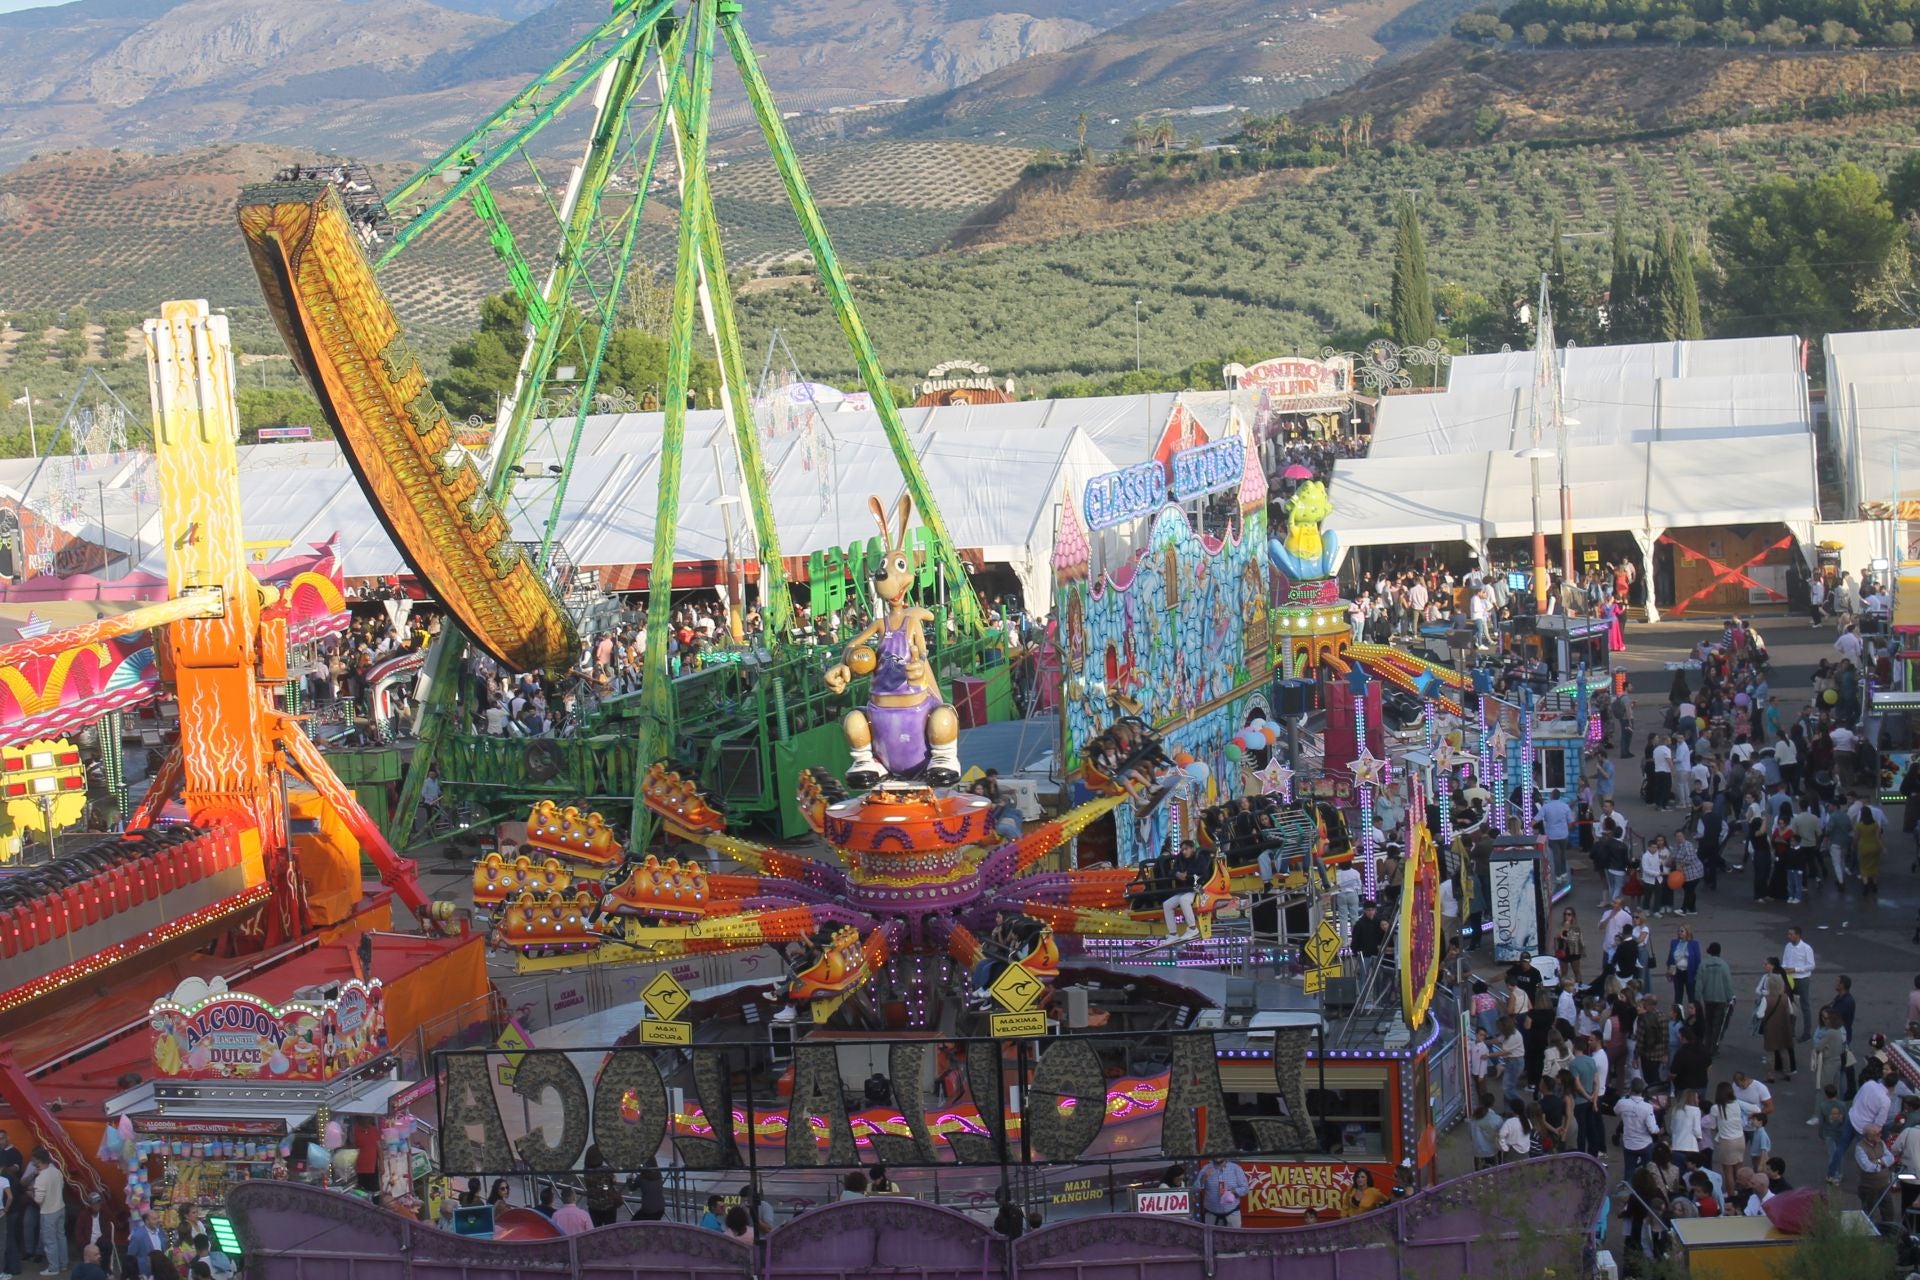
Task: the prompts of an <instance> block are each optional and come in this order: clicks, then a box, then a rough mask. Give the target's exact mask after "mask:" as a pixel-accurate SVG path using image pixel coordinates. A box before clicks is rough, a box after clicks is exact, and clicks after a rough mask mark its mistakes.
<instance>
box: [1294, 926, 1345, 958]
mask: <svg viewBox="0 0 1920 1280" xmlns="http://www.w3.org/2000/svg"><path fill="white" fill-rule="evenodd" d="M1301 951H1302V952H1304V953H1305V955H1306V957H1307V963H1308V964H1311V965H1313V966H1314V967H1315V968H1316V969H1324V968H1325V967H1327V966H1328V965H1330V964H1332V963H1333V962H1334V961H1335V960H1337V959H1339V958H1340V926H1339V925H1337V924H1335V923H1334V922H1333V921H1332V920H1330V919H1329V920H1322V921H1321V922H1320V927H1319V928H1318V929H1316V930H1315V931H1314V934H1313V936H1312V937H1311V938H1309V939H1307V945H1306V946H1304V947H1302V948H1301Z"/></svg>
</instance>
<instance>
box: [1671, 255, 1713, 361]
mask: <svg viewBox="0 0 1920 1280" xmlns="http://www.w3.org/2000/svg"><path fill="white" fill-rule="evenodd" d="M1671 269H1672V271H1673V277H1674V297H1675V298H1676V299H1677V300H1678V307H1677V310H1676V312H1675V318H1676V323H1675V325H1674V329H1675V333H1674V335H1673V336H1674V337H1676V338H1688V339H1692V338H1704V337H1706V336H1707V335H1706V330H1705V328H1704V327H1703V326H1702V325H1701V323H1700V283H1699V281H1698V280H1697V279H1695V277H1694V271H1693V236H1692V234H1691V233H1690V232H1688V231H1686V230H1681V231H1679V232H1677V233H1676V234H1675V235H1674V237H1673V266H1672V268H1671Z"/></svg>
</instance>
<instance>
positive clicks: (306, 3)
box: [0, 0, 1168, 168]
mask: <svg viewBox="0 0 1920 1280" xmlns="http://www.w3.org/2000/svg"><path fill="white" fill-rule="evenodd" d="M454 3H455V4H456V5H457V6H458V8H459V9H469V10H484V11H485V12H484V13H477V12H461V11H457V8H455V7H447V6H443V5H441V4H436V3H431V2H430V0H380V2H379V3H374V2H373V0H302V2H301V3H299V4H288V3H285V2H284V0H76V2H75V3H70V4H63V5H59V6H56V7H52V8H44V9H30V10H25V11H22V12H19V13H13V14H0V84H5V85H7V87H8V92H7V95H6V98H5V99H4V101H0V168H4V167H6V166H8V165H11V164H15V163H18V162H19V161H20V160H22V159H24V158H25V157H27V156H28V155H30V154H33V153H35V152H42V151H52V150H58V149H63V148H72V147H81V146H136V147H139V148H141V149H143V150H149V151H169V150H184V149H187V148H190V147H194V146H202V145H207V144H210V143H218V142H227V141H237V140H244V141H282V142H287V143H290V144H291V143H298V144H301V145H302V147H303V149H305V150H316V149H319V150H327V149H332V150H339V151H344V152H349V153H354V154H360V155H363V156H370V157H372V158H375V159H388V158H418V157H421V156H424V155H427V154H430V153H432V152H433V151H436V150H438V149H439V148H440V147H442V146H445V145H446V144H447V143H448V142H450V141H452V140H453V139H455V138H457V137H458V136H460V134H461V133H462V132H464V131H465V130H466V129H467V128H469V127H471V126H472V125H473V124H475V123H477V122H478V121H479V120H480V119H481V118H482V117H483V116H484V115H485V114H486V113H487V112H488V111H489V110H491V109H492V108H493V107H495V106H497V105H498V104H499V103H500V102H502V101H503V100H504V99H505V98H506V97H507V95H508V94H509V93H511V92H512V91H513V90H514V89H516V88H518V87H519V85H520V84H522V83H524V82H525V81H526V80H528V79H530V78H531V77H532V76H533V75H535V74H537V73H538V72H539V71H541V70H543V69H544V68H546V67H547V66H549V65H551V64H552V62H553V61H554V60H555V59H556V58H557V57H558V56H559V54H560V53H561V52H562V51H563V50H565V49H567V48H568V47H570V46H571V45H572V44H573V43H574V42H575V41H576V40H577V39H578V38H579V37H580V36H581V35H582V34H584V33H585V32H586V31H587V30H589V29H590V28H591V27H592V26H593V25H594V24H596V23H598V22H600V21H602V20H604V18H605V17H606V14H607V12H608V0H555V2H554V3H552V4H550V5H541V6H535V5H533V4H531V3H530V2H528V0H454ZM1166 3H1168V0H1103V2H1101V3H1094V4H1087V5H1080V6H1069V5H1067V4H1064V3H1062V2H1061V0H1025V2H1024V3H1023V0H767V2H766V3H762V4H757V5H749V6H748V7H747V25H748V29H749V31H750V32H751V33H752V34H753V36H754V39H755V44H756V47H757V49H758V51H759V53H760V55H761V62H762V65H763V67H764V68H765V70H766V73H767V77H768V79H769V81H770V82H771V83H772V85H773V87H774V90H775V92H776V93H777V94H778V95H779V96H780V99H781V104H782V106H783V107H785V108H786V109H788V110H790V111H791V110H801V111H824V110H826V109H828V108H830V107H835V106H847V105H852V104H857V103H862V102H868V101H871V100H873V99H875V98H881V97H901V98H904V97H910V96H914V95H920V94H928V93H934V92H939V91H944V90H948V89H951V88H953V87H954V86H956V85H960V84H963V83H965V82H966V81H968V80H970V79H972V78H973V77H975V76H978V75H981V74H982V73H984V72H988V71H991V70H993V69H995V68H998V67H1001V66H1004V65H1006V64H1007V63H1009V62H1013V61H1016V60H1019V59H1022V58H1027V57H1032V56H1035V55H1039V54H1046V53H1050V52H1052V51H1054V50H1058V49H1062V48H1065V47H1067V46H1069V45H1073V44H1076V43H1078V42H1081V41H1083V40H1085V39H1086V38H1087V37H1089V36H1092V35H1094V34H1095V33H1097V32H1098V31H1100V30H1101V29H1103V28H1104V27H1105V26H1108V25H1111V24H1113V23H1117V22H1124V21H1127V20H1129V19H1134V18H1137V17H1139V16H1140V15H1142V14H1144V13H1148V12H1151V11H1152V10H1154V9H1156V8H1159V7H1162V6H1164V5H1165V4H1166ZM488 14H506V15H512V16H516V17H517V16H520V15H523V14H524V15H525V16H524V18H523V20H521V21H519V22H517V23H509V22H507V21H505V20H503V19H502V18H499V17H493V16H487V15H488ZM717 81H718V84H719V85H720V86H721V93H722V96H723V100H724V101H725V102H726V103H729V104H736V105H737V104H738V103H739V102H740V101H741V99H740V95H739V91H738V89H737V85H736V79H735V77H734V76H733V74H732V72H731V68H725V69H723V72H722V74H721V75H720V76H719V77H718V78H717ZM736 123H739V121H736Z"/></svg>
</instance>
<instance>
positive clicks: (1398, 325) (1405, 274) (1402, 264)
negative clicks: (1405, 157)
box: [1388, 200, 1434, 347]
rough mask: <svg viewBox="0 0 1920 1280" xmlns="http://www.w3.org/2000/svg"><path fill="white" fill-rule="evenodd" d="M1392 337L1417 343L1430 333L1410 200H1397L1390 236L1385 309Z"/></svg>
mask: <svg viewBox="0 0 1920 1280" xmlns="http://www.w3.org/2000/svg"><path fill="white" fill-rule="evenodd" d="M1388 321H1389V323H1390V325H1391V326H1392V329H1393V340H1394V341H1395V342H1397V343H1399V344H1400V345H1401V346H1403V347H1417V346H1419V345H1421V344H1422V343H1425V342H1427V341H1429V340H1430V339H1432V338H1433V336H1434V322H1433V293H1432V291H1431V290H1430V289H1429V287H1428V285H1427V251H1426V249H1425V248H1424V247H1423V246H1422V245H1421V243H1420V220H1419V218H1418V217H1417V216H1416V215H1415V213H1414V209H1413V202H1412V201H1410V200H1402V201H1401V202H1400V215H1399V225H1398V227H1397V228H1396V230H1395V233H1394V238H1393V295H1392V298H1391V302H1390V308H1389V311H1388Z"/></svg>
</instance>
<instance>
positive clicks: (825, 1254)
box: [227, 1155, 1606, 1280]
mask: <svg viewBox="0 0 1920 1280" xmlns="http://www.w3.org/2000/svg"><path fill="white" fill-rule="evenodd" d="M1605 1193H1606V1169H1605V1167H1604V1166H1603V1165H1602V1164H1601V1163H1600V1162H1599V1161H1597V1160H1595V1159H1593V1158H1591V1157H1589V1156H1581V1155H1559V1156H1547V1157H1545V1158H1542V1159H1539V1160H1528V1161H1523V1162H1522V1163H1520V1164H1513V1165H1507V1166H1505V1167H1503V1168H1499V1169H1489V1170H1487V1171H1485V1172H1483V1173H1475V1174H1469V1175H1468V1176H1466V1177H1462V1178H1455V1179H1453V1180H1452V1181H1450V1182H1445V1183H1442V1184H1441V1185H1440V1186H1438V1187H1435V1188H1432V1189H1431V1190H1428V1191H1423V1192H1421V1193H1420V1194H1419V1195H1417V1196H1414V1197H1412V1198H1411V1199H1408V1200H1405V1201H1403V1202H1401V1203H1399V1204H1395V1205H1391V1206H1389V1207H1387V1208H1383V1209H1380V1210H1378V1211H1376V1212H1374V1213H1370V1214H1367V1215H1365V1216H1364V1217H1360V1218H1349V1219H1345V1220H1342V1221H1337V1222H1329V1223H1326V1224H1324V1225H1320V1226H1313V1227H1296V1228H1293V1229H1290V1230H1286V1231H1234V1230H1228V1229H1225V1228H1217V1227H1202V1226H1199V1225H1198V1224H1196V1223H1193V1222H1191V1221H1188V1220H1186V1219H1183V1218H1154V1217H1145V1216H1142V1215H1138V1214H1105V1215H1100V1216H1098V1217H1088V1218H1071V1219H1068V1220H1067V1221H1064V1222H1060V1223H1057V1224H1055V1225H1053V1226H1049V1227H1043V1228H1041V1229H1040V1230H1038V1231H1033V1232H1029V1233H1028V1234H1026V1235H1024V1236H1022V1237H1021V1238H1020V1239H1019V1240H1018V1241H1016V1242H1014V1243H1013V1244H1011V1245H1009V1243H1008V1242H1007V1241H1006V1240H1005V1239H1003V1238H1001V1237H1000V1236H998V1235H995V1234H994V1233H993V1232H992V1231H990V1230H989V1229H988V1228H987V1227H986V1226H985V1225H984V1224H982V1223H980V1222H979V1221H977V1220H976V1219H974V1218H971V1217H969V1216H967V1215H966V1214H964V1213H960V1212H958V1211H956V1210H953V1209H947V1208H942V1207H941V1206H939V1205H931V1204H922V1203H921V1202H919V1201H916V1200H908V1199H904V1198H894V1197H885V1196H883V1197H875V1198H872V1199H865V1200H849V1201H846V1202H844V1203H840V1204H831V1205H826V1206H823V1207H822V1208H819V1209H814V1210H811V1211H810V1212H807V1213H803V1214H801V1215H800V1216H799V1217H797V1218H795V1219H793V1220H792V1221H790V1222H788V1223H787V1224H785V1225H784V1226H781V1227H779V1228H777V1229H776V1230H775V1231H774V1232H773V1233H772V1234H771V1235H770V1236H769V1237H768V1238H767V1240H766V1242H765V1244H764V1246H763V1247H764V1250H765V1253H764V1256H763V1258H762V1259H761V1262H762V1266H761V1267H760V1269H759V1276H760V1278H761V1280H825V1278H826V1277H833V1278H834V1280H839V1278H840V1277H844V1276H859V1277H863V1278H868V1280H871V1278H873V1277H882V1278H885V1280H1465V1278H1468V1277H1472V1278H1474V1280H1496V1278H1504V1277H1508V1276H1528V1277H1534V1276H1542V1275H1545V1274H1547V1273H1548V1272H1549V1271H1551V1272H1553V1273H1555V1274H1558V1275H1560V1276H1563V1277H1568V1278H1569V1280H1571V1277H1576V1276H1583V1275H1586V1274H1587V1272H1588V1270H1589V1266H1588V1258H1587V1236H1588V1233H1589V1231H1590V1229H1591V1227H1592V1224H1593V1222H1594V1220H1595V1218H1596V1217H1598V1215H1599V1211H1600V1200H1601V1197H1602V1196H1603V1195H1604V1194H1605ZM227 1207H228V1209H229V1211H230V1212H231V1213H232V1215H233V1219H234V1223H235V1225H236V1226H237V1227H238V1229H239V1232H240V1239H241V1244H242V1246H243V1249H244V1252H245V1255H246V1261H247V1275H248V1280H523V1278H524V1280H547V1278H551V1280H560V1278H561V1277H566V1280H575V1278H576V1277H577V1278H578V1280H749V1278H750V1277H752V1276H753V1275H754V1267H753V1265H752V1263H753V1261H754V1260H753V1259H752V1258H750V1257H749V1251H748V1250H747V1249H746V1248H744V1247H743V1246H741V1245H740V1244H738V1243H736V1242H735V1241H733V1240H730V1239H728V1238H727V1237H725V1236H723V1235H721V1234H719V1233H718V1232H713V1231H702V1230H700V1229H699V1228H697V1227H688V1226H682V1225H680V1224H677V1223H659V1222H633V1223H622V1224H620V1225H617V1226H611V1227H603V1228H601V1229H600V1230H598V1231H592V1232H588V1233H587V1234H586V1235H582V1236H574V1237H572V1238H570V1239H565V1240H552V1241H535V1242H527V1243H495V1242H494V1241H491V1240H475V1239H471V1238H469V1237H466V1236H456V1235H452V1234H450V1233H448V1232H445V1231H441V1230H439V1229H437V1228H434V1227H428V1226H425V1225H422V1224H420V1223H416V1222H413V1221H411V1220H409V1219H406V1218H402V1217H400V1216H398V1215H397V1214H393V1213H389V1212H387V1211H386V1210H384V1209H376V1208H374V1207H373V1206H372V1205H370V1204H368V1203H367V1202H365V1201H363V1200H358V1199H355V1198H353V1197H350V1196H343V1195H340V1194H338V1193H336V1192H331V1191H323V1190H320V1189H319V1188H316V1187H308V1186H303V1185H301V1184H299V1183H289V1182H249V1183H243V1184H241V1185H240V1186H238V1187H236V1188H234V1190H233V1191H232V1192H231V1193H230V1194H229V1196H228V1199H227Z"/></svg>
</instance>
